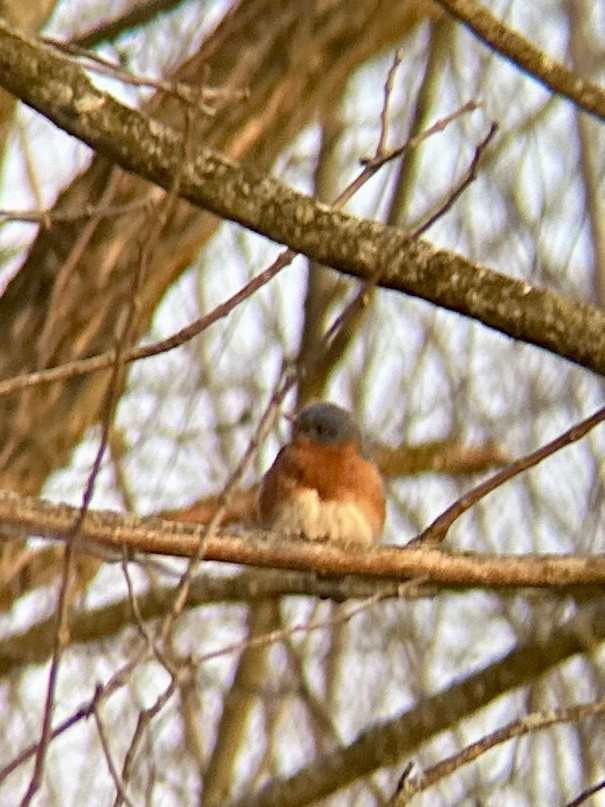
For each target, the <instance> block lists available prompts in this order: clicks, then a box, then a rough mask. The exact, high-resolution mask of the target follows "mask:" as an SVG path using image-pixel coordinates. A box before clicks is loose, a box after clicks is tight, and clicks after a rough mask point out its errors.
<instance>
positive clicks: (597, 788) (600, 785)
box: [565, 779, 605, 807]
mask: <svg viewBox="0 0 605 807" xmlns="http://www.w3.org/2000/svg"><path fill="white" fill-rule="evenodd" d="M601 790H605V779H602V780H601V781H600V782H597V784H596V785H593V786H592V787H588V788H586V790H583V791H582V792H581V793H580V794H579V795H578V796H576V798H575V799H573V800H572V801H570V802H568V803H567V804H566V805H565V807H580V805H581V804H586V802H587V801H588V799H590V798H591V797H592V796H594V795H595V793H600V792H601Z"/></svg>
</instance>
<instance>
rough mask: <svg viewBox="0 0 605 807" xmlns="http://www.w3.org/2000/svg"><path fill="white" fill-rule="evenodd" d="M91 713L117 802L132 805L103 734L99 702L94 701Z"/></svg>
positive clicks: (129, 806) (131, 806)
mask: <svg viewBox="0 0 605 807" xmlns="http://www.w3.org/2000/svg"><path fill="white" fill-rule="evenodd" d="M92 713H93V715H94V719H95V724H96V726H97V732H98V734H99V739H100V740H101V747H102V749H103V754H104V756H105V761H106V762H107V767H108V769H109V773H110V775H111V778H112V779H113V783H114V784H115V786H116V791H117V794H118V797H119V799H120V802H119V803H120V804H121V803H122V802H125V803H126V804H127V805H128V807H134V805H133V803H132V802H131V801H130V799H129V798H128V795H127V794H126V790H125V783H124V781H123V779H122V777H121V776H120V774H119V772H118V769H117V768H116V766H115V764H114V761H113V757H112V755H111V750H110V748H109V742H108V740H107V737H106V735H105V729H104V728H103V723H102V721H101V715H100V713H99V704H98V703H95V705H94V708H93V711H92Z"/></svg>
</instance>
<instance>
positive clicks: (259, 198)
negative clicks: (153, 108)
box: [0, 20, 605, 373]
mask: <svg viewBox="0 0 605 807" xmlns="http://www.w3.org/2000/svg"><path fill="white" fill-rule="evenodd" d="M49 74H52V75H53V77H54V81H53V82H41V81H40V76H46V75H49ZM0 84H1V85H2V86H3V87H4V88H5V89H7V90H8V91H9V92H12V93H13V94H15V95H17V96H18V97H20V98H21V99H22V100H23V101H25V103H27V104H29V105H30V106H31V107H33V108H34V109H37V110H38V111H40V112H42V113H43V114H44V115H46V117H48V118H49V119H50V120H52V121H54V122H55V123H56V124H57V125H58V126H60V127H62V128H63V129H64V130H65V131H68V132H69V133H71V134H73V135H74V136H75V137H78V138H79V139H80V140H82V141H83V142H85V143H87V144H88V145H90V146H91V147H92V148H94V149H97V150H98V151H99V152H100V153H103V154H104V155H105V156H106V157H108V158H109V159H110V160H113V161H114V162H116V163H117V164H119V165H120V166H122V168H124V169H126V170H127V171H133V172H134V173H137V174H139V175H140V176H143V177H145V178H146V179H148V180H149V181H151V182H155V183H156V184H158V185H160V186H161V187H163V188H165V189H166V190H169V189H170V187H171V186H172V181H173V178H174V175H175V173H176V172H177V170H178V169H179V166H180V165H181V163H182V154H183V135H182V134H180V133H179V132H177V131H175V130H173V129H171V128H170V127H168V126H165V125H164V124H162V123H160V122H159V121H157V120H155V119H151V118H149V117H148V116H147V115H145V114H144V113H142V112H139V111H137V110H134V109H130V108H128V107H126V106H125V105H123V104H120V103H119V102H118V101H116V99H115V98H113V97H112V96H110V95H109V94H107V93H104V92H102V91H101V90H99V89H98V88H96V87H95V86H94V85H93V84H92V82H91V81H90V80H89V79H88V78H87V77H86V75H85V74H84V72H83V71H82V70H81V68H79V67H78V66H76V65H73V64H70V63H68V62H66V61H65V60H64V59H63V58H62V57H61V56H59V55H57V54H56V53H55V52H54V51H53V50H52V49H49V48H44V47H43V46H41V45H40V44H39V43H38V42H37V41H36V40H35V39H31V38H27V37H24V36H22V35H21V34H17V33H16V32H15V31H13V30H12V29H11V28H10V26H8V25H7V24H6V22H5V21H3V20H0ZM181 195H182V197H183V198H185V199H187V200H189V201H190V202H192V203H193V204H195V205H197V206H199V207H200V208H202V209H205V210H209V211H211V212H213V213H215V214H216V215H218V216H220V217H223V218H228V219H230V220H232V221H236V222H238V223H240V224H242V225H243V226H245V227H247V228H249V229H251V230H253V231H255V232H259V233H261V234H263V235H265V236H267V237H268V238H271V239H272V240H274V241H276V242H278V243H283V244H287V245H288V246H289V247H290V248H291V249H292V250H294V251H295V252H300V253H302V254H304V255H306V256H307V257H308V258H310V259H311V260H313V261H316V262H319V263H323V264H325V265H328V266H331V267H333V268H334V269H337V270H339V271H342V272H344V273H346V274H349V275H352V276H355V277H359V278H363V279H365V280H372V279H374V278H377V281H376V282H377V285H379V286H381V287H384V288H391V289H396V290H398V291H401V292H404V293H406V294H410V295H413V296H416V297H420V298H422V299H426V300H429V301H431V302H432V303H434V304H436V305H439V306H442V307H444V308H447V309H450V310H454V311H457V312H458V313H460V314H463V315H465V316H469V317H472V318H473V319H476V320H478V321H480V322H482V323H484V324H485V325H487V326H489V327H492V328H495V329H496V330H499V331H501V332H502V333H505V334H508V335H509V336H512V337H514V338H515V339H518V340H522V341H525V342H529V343H531V344H535V345H539V346H541V347H544V348H546V349H548V350H550V351H552V352H554V353H556V354H557V355H559V356H562V357H564V358H567V359H570V360H571V361H574V362H576V363H577V364H580V365H581V366H584V367H587V368H589V369H592V370H594V371H595V372H598V373H604V372H605V314H603V312H602V311H600V310H599V309H597V308H595V307H593V306H590V305H587V304H584V303H581V302H577V301H575V300H571V299H568V298H566V297H564V296H562V295H560V294H558V293H556V292H554V291H551V290H547V289H541V288H537V287H534V286H531V285H530V284H529V283H526V282H524V281H520V280H515V279H513V278H512V277H507V276H505V275H503V274H500V273H498V272H494V271H492V270H490V269H488V268H486V267H484V266H481V265H478V264H475V263H473V262H472V261H469V260H466V259H465V258H463V257H462V256H460V255H457V254H456V253H454V252H450V251H446V250H440V249H436V248H435V247H433V246H431V245H430V244H428V243H427V242H425V241H423V240H421V239H416V238H413V237H412V236H411V235H410V234H408V233H405V232H403V231H401V230H398V229H396V228H392V227H386V226H384V225H382V224H379V223H378V222H373V221H367V220H364V219H358V218H355V217H354V216H348V215H346V214H344V213H341V212H339V211H335V210H334V209H333V208H329V207H327V206H326V205H322V204H319V203H318V202H316V201H315V200H313V199H311V198H310V197H308V196H305V195H304V194H301V193H297V192H295V191H293V190H292V189H290V188H288V187H287V186H286V185H284V184H283V183H282V182H280V181H279V180H277V179H275V178H273V177H270V176H268V175H266V174H263V173H260V172H258V171H255V170H254V169H253V168H250V167H245V168H244V167H241V166H239V165H237V164H236V163H234V162H233V161H232V160H230V159H228V158H226V157H225V156H223V155H221V154H219V153H217V152H213V151H211V150H210V149H205V148H203V147H202V146H199V147H198V150H196V152H195V154H194V155H193V156H192V158H191V160H189V161H188V162H187V165H186V166H184V168H183V180H182V183H181Z"/></svg>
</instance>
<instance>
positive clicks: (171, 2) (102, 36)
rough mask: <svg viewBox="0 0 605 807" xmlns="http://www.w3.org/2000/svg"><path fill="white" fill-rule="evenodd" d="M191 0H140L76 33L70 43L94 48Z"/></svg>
mask: <svg viewBox="0 0 605 807" xmlns="http://www.w3.org/2000/svg"><path fill="white" fill-rule="evenodd" d="M186 2H191V0H142V2H138V3H135V4H134V5H133V6H131V8H129V9H128V10H127V11H125V12H124V13H123V14H121V15H120V16H119V17H115V18H114V19H113V20H108V21H107V22H102V23H101V24H100V25H98V26H97V27H96V28H92V29H90V30H89V31H85V32H84V33H81V34H76V35H75V37H74V38H73V39H72V40H71V41H72V44H74V45H79V46H80V47H83V48H94V47H95V46H96V45H100V44H101V43H102V42H111V41H112V40H114V39H117V38H118V37H119V36H121V35H122V34H124V33H127V32H128V31H130V30H132V29H133V28H139V27H141V26H143V25H147V24H148V23H150V22H151V21H152V20H153V19H154V18H155V17H157V16H158V14H165V13H167V12H170V11H173V10H174V9H176V8H178V7H179V6H181V5H184V3H186Z"/></svg>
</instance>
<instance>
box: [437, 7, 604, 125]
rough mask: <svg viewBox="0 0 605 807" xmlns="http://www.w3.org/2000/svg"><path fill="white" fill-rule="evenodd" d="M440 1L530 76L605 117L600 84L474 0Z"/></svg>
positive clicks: (587, 110) (594, 113)
mask: <svg viewBox="0 0 605 807" xmlns="http://www.w3.org/2000/svg"><path fill="white" fill-rule="evenodd" d="M437 2H438V3H439V5H441V6H443V8H445V9H446V10H447V11H448V12H449V13H450V14H451V15H452V16H453V17H455V18H456V19H458V20H460V22H462V23H463V24H464V25H465V26H466V27H467V28H468V29H469V30H470V31H472V33H474V34H475V36H477V37H478V38H479V39H480V40H481V41H482V42H484V43H485V44H486V45H487V46H488V47H489V48H491V49H492V50H495V51H497V52H498V53H500V54H502V56H504V57H505V58H506V59H509V60H510V61H511V62H513V63H514V64H516V65H517V67H519V68H520V69H521V70H523V71H524V72H525V73H527V74H528V75H529V76H530V77H531V78H534V79H535V80H536V81H538V82H539V83H540V84H543V85H544V86H545V87H547V88H548V89H549V90H552V91H553V92H554V93H556V94H557V95H561V96H562V97H563V98H567V99H568V100H570V101H572V103H574V104H576V105H577V106H579V107H580V108H581V109H583V110H584V111H585V112H589V113H590V114H591V115H595V116H596V117H597V118H600V119H601V120H605V91H604V90H603V89H602V88H601V87H599V86H598V84H593V83H592V82H590V81H586V80H585V79H581V78H580V77H579V76H578V75H576V73H574V72H573V71H571V70H568V69H567V68H566V67H564V66H563V65H562V64H560V63H559V62H557V61H555V60H554V59H553V58H552V57H550V56H548V55H547V54H546V53H543V52H542V51H541V50H539V49H538V48H537V47H536V46H535V45H534V44H532V43H531V42H530V41H529V40H528V39H526V38H525V37H524V36H521V34H519V33H518V32H517V31H514V30H513V29H512V28H509V27H508V26H507V25H505V24H504V23H503V22H502V20H500V19H498V17H496V16H494V15H493V14H492V13H491V11H489V10H488V9H487V8H485V7H484V6H482V5H480V4H479V3H476V2H475V0H437Z"/></svg>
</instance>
